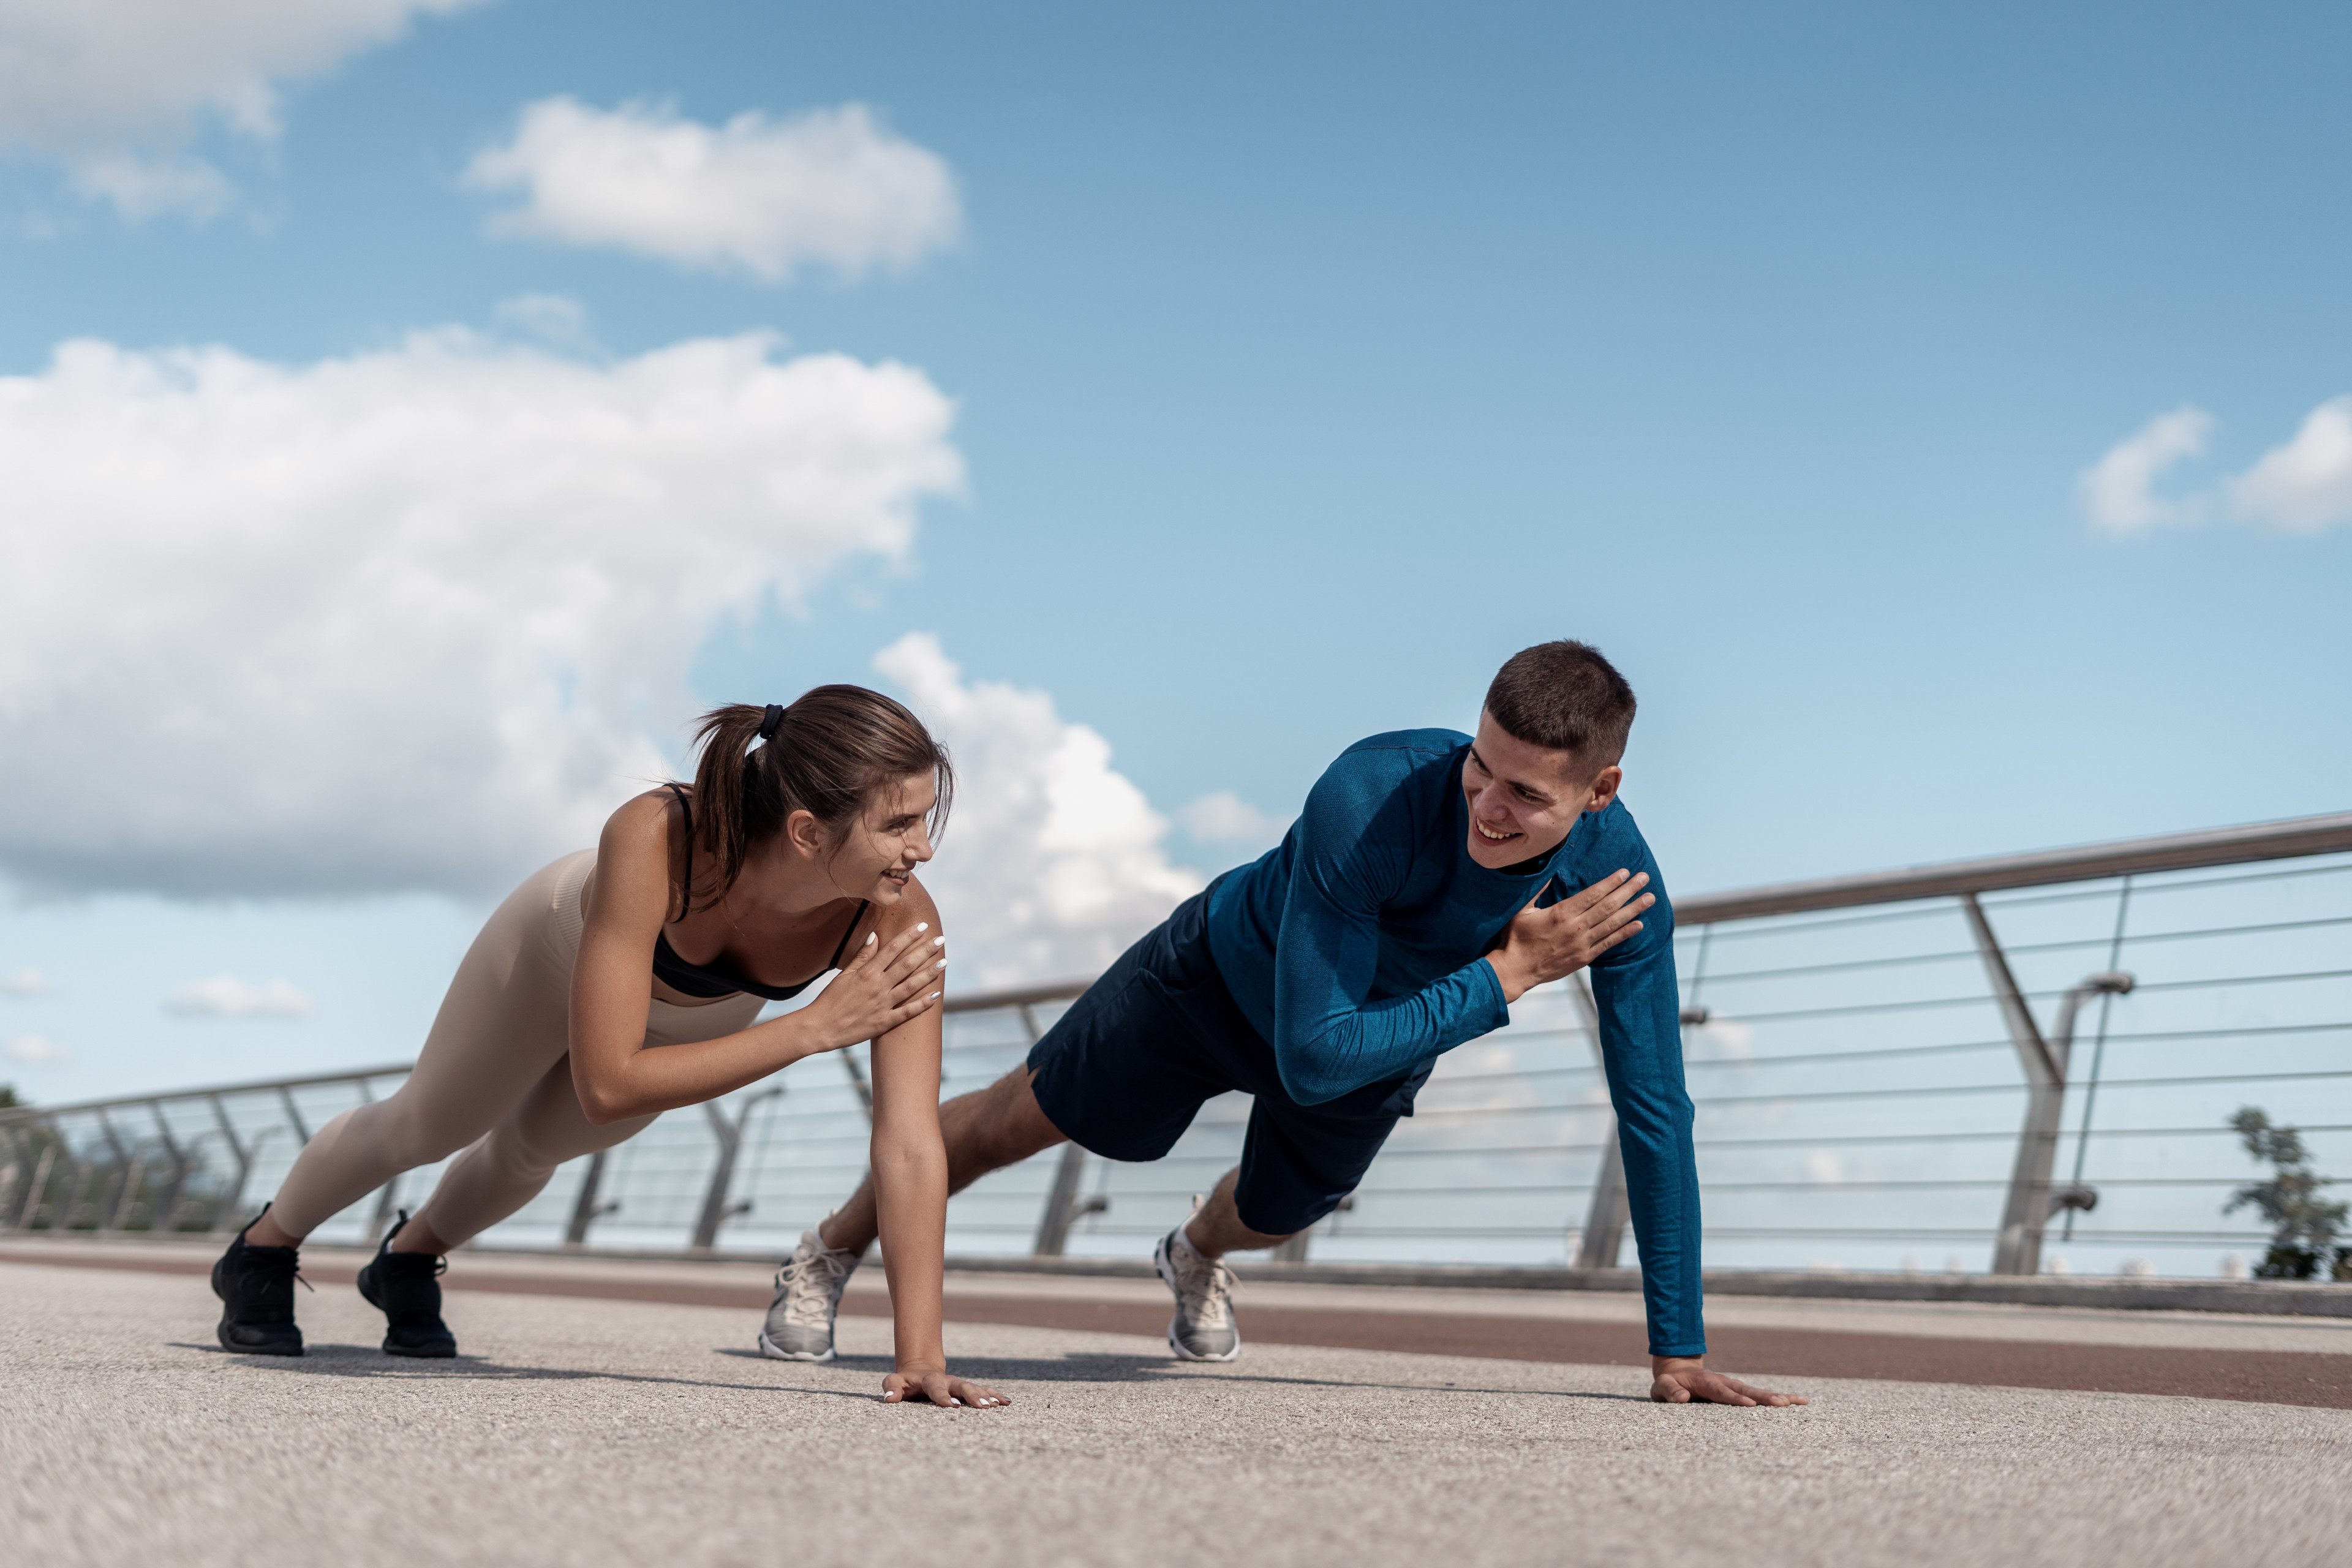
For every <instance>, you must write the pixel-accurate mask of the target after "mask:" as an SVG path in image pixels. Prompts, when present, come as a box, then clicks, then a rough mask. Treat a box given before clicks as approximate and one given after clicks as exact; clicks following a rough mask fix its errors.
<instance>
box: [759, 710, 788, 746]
mask: <svg viewBox="0 0 2352 1568" xmlns="http://www.w3.org/2000/svg"><path fill="white" fill-rule="evenodd" d="M783 721H784V710H782V708H780V707H778V706H777V705H776V704H774V703H772V702H771V703H769V704H768V707H767V710H766V711H765V712H763V713H761V715H760V739H761V740H762V741H772V740H774V739H775V738H776V731H777V729H778V728H779V727H780V726H781V725H782V723H783Z"/></svg>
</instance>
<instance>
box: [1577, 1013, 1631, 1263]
mask: <svg viewBox="0 0 2352 1568" xmlns="http://www.w3.org/2000/svg"><path fill="white" fill-rule="evenodd" d="M1568 993H1569V994H1570V996H1572V997H1574V998H1575V999H1576V1010H1577V1013H1578V1015H1579V1016H1580V1017H1581V1018H1582V1019H1583V1020H1584V1035H1585V1038H1586V1039H1588V1040H1590V1041H1591V1044H1592V1059H1593V1061H1594V1062H1595V1063H1600V1062H1601V1061H1602V1059H1603V1058H1602V1057H1601V1005H1600V1003H1598V1002H1596V1001H1595V1000H1593V996H1592V982H1591V980H1590V979H1589V978H1587V977H1586V975H1585V974H1584V973H1583V972H1582V971H1579V972H1578V973H1575V974H1573V975H1571V976H1570V977H1569V982H1568ZM1607 1081H1608V1080H1607V1079H1606V1078H1605V1077H1604V1078H1603V1079H1602V1082H1604V1083H1606V1082H1607ZM1632 1215H1633V1205H1632V1204H1631V1203H1630V1202H1629V1201H1628V1199H1627V1198H1626V1195H1625V1153H1624V1151H1623V1150H1622V1148H1620V1147H1619V1145H1618V1142H1617V1112H1616V1111H1615V1110H1613V1109H1612V1110H1611V1111H1610V1112H1609V1114H1608V1117H1607V1118H1606V1119H1605V1121H1603V1122H1602V1124H1601V1170H1600V1172H1599V1173H1597V1174H1596V1175H1595V1176H1594V1177H1593V1181H1592V1201H1591V1203H1590V1204H1589V1205H1586V1208H1585V1211H1584V1235H1583V1237H1582V1238H1581V1240H1580V1242H1579V1243H1578V1245H1577V1248H1576V1266H1577V1267H1578V1268H1616V1267H1617V1254H1618V1252H1619V1251H1620V1250H1621V1249H1622V1247H1624V1245H1625V1223H1626V1221H1627V1220H1628V1219H1630V1218H1631V1217H1632Z"/></svg>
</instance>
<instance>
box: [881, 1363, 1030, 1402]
mask: <svg viewBox="0 0 2352 1568" xmlns="http://www.w3.org/2000/svg"><path fill="white" fill-rule="evenodd" d="M926 1399H928V1400H929V1401H930V1402H931V1403H932V1404H933V1405H969V1406H971V1408H972V1409H974V1410H992V1409H995V1408H997V1407H998V1406H1000V1405H1010V1404H1012V1403H1013V1401H1011V1400H1009V1399H1007V1398H1005V1397H1004V1395H1003V1394H999V1393H997V1392H996V1391H995V1390H994V1389H992V1388H983V1387H982V1386H981V1385H980V1384H976V1383H966V1382H965V1381H964V1380H963V1379H962V1378H960V1377H950V1376H949V1375H948V1374H947V1373H946V1372H945V1371H943V1370H937V1369H933V1368H929V1367H917V1368H915V1369H914V1370H913V1371H911V1372H894V1373H891V1374H890V1375H889V1376H888V1377H886V1378H884V1379H883V1380H882V1403H883V1404H885V1405H914V1404H919V1403H920V1402H922V1401H923V1400H926Z"/></svg>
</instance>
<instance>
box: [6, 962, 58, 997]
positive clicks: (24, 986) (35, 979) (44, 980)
mask: <svg viewBox="0 0 2352 1568" xmlns="http://www.w3.org/2000/svg"><path fill="white" fill-rule="evenodd" d="M47 994H49V977H48V976H47V975H46V974H43V973H41V972H40V971H39V970H37V969H33V968H29V967H27V968H25V969H20V970H18V971H16V973H14V974H11V975H10V976H8V978H6V979H5V980H0V996H46V995H47Z"/></svg>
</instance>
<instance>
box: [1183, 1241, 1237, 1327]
mask: <svg viewBox="0 0 2352 1568" xmlns="http://www.w3.org/2000/svg"><path fill="white" fill-rule="evenodd" d="M1168 1256H1169V1257H1170V1258H1173V1259H1175V1262H1176V1294H1177V1297H1178V1299H1179V1300H1181V1301H1182V1302H1183V1303H1184V1315H1185V1316H1186V1317H1187V1318H1189V1319H1191V1320H1192V1321H1193V1322H1195V1323H1197V1324H1199V1325H1200V1326H1201V1327H1202V1328H1204V1329H1222V1328H1223V1327H1224V1326H1225V1325H1226V1324H1228V1323H1230V1322H1231V1321H1233V1316H1234V1291H1236V1290H1238V1289H1241V1281H1240V1280H1239V1279H1235V1278H1234V1271H1233V1270H1232V1269H1230V1268H1226V1267H1225V1266H1224V1263H1223V1260H1219V1261H1217V1262H1214V1263H1212V1262H1210V1261H1209V1260H1208V1259H1207V1258H1202V1256H1201V1255H1200V1254H1199V1253H1197V1252H1193V1251H1192V1250H1190V1249H1189V1248H1186V1247H1180V1246H1178V1245H1177V1244H1175V1243H1174V1242H1171V1243H1170V1244H1169V1246H1168Z"/></svg>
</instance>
